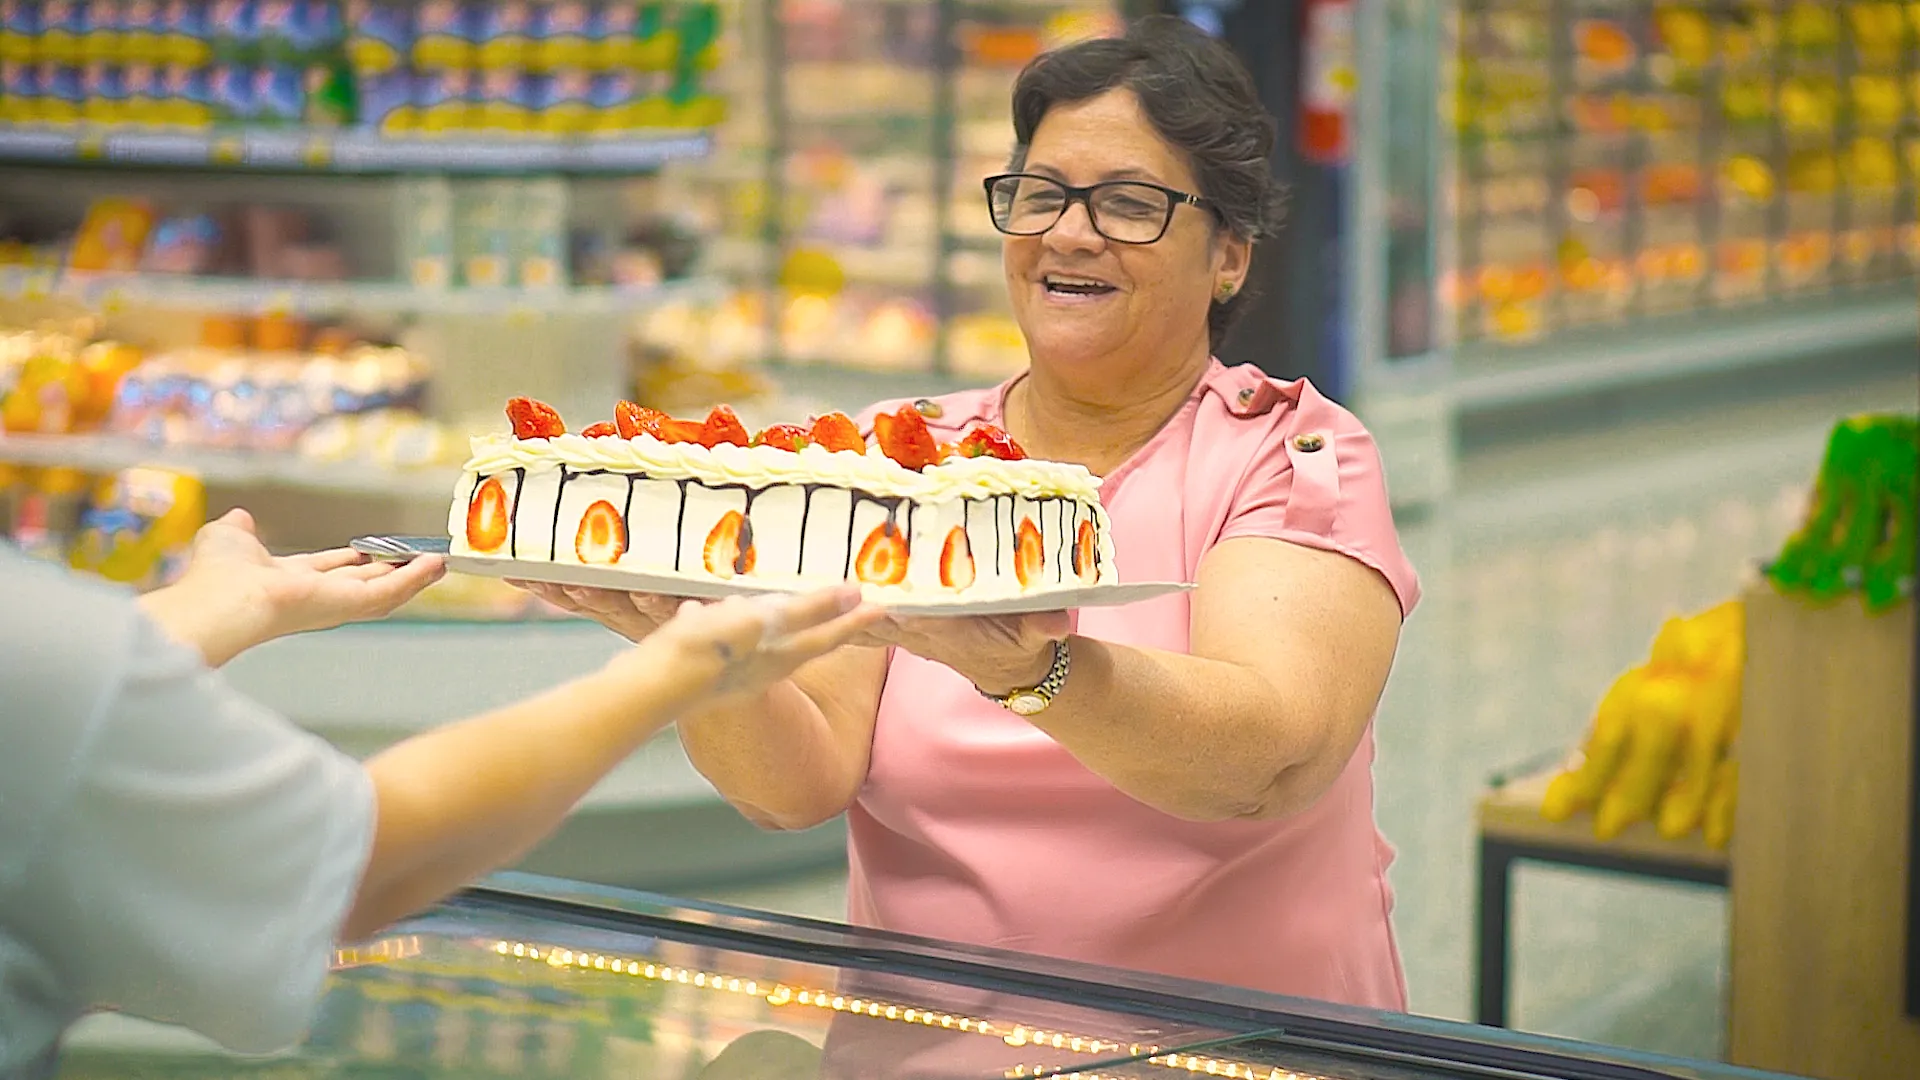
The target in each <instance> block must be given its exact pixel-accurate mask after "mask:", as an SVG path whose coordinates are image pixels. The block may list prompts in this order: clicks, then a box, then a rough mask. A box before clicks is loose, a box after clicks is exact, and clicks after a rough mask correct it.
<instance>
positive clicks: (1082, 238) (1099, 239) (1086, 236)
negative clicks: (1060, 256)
mask: <svg viewBox="0 0 1920 1080" xmlns="http://www.w3.org/2000/svg"><path fill="white" fill-rule="evenodd" d="M1104 243H1106V238H1105V237H1103V236H1101V235H1100V233H1099V231H1098V230H1096V229H1095V228H1094V227H1093V215H1092V214H1090V213H1088V211H1087V204H1086V203H1085V202H1081V201H1076V202H1072V203H1069V204H1067V212H1066V213H1064V214H1061V215H1060V220H1059V221H1056V222H1054V223H1053V228H1051V229H1048V230H1047V244H1048V246H1050V247H1052V248H1053V249H1054V250H1055V251H1086V250H1089V249H1095V248H1099V247H1100V246H1101V245H1102V244H1104Z"/></svg>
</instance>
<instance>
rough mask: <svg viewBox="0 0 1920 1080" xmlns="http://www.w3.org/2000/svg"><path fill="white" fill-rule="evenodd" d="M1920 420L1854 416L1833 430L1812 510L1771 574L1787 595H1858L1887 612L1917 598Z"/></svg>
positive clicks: (1821, 597)
mask: <svg viewBox="0 0 1920 1080" xmlns="http://www.w3.org/2000/svg"><path fill="white" fill-rule="evenodd" d="M1916 488H1920V416H1909V415H1895V414H1875V415H1865V416H1856V417H1851V418H1849V419H1847V420H1843V421H1841V423H1840V424H1839V425H1838V426H1836V427H1835V428H1834V429H1833V434H1832V435H1831V436H1830V437H1829V438H1828V440H1827V452H1826V458H1825V460H1824V461H1822V462H1821V465H1820V475H1819V478H1818V479H1817V480H1815V482H1814V490H1813V501H1812V505H1811V506H1810V507H1809V508H1808V510H1807V517H1806V520H1805V521H1804V522H1803V523H1802V524H1801V526H1800V528H1799V530H1798V531H1797V532H1795V533H1794V534H1793V535H1792V536H1791V537H1789V538H1788V539H1787V542H1786V544H1785V545H1784V546H1783V547H1782V548H1781V550H1780V554H1779V557H1778V558H1776V559H1774V561H1773V565H1772V566H1770V567H1768V568H1767V577H1768V578H1769V579H1770V580H1771V581H1772V582H1773V584H1774V587H1775V588H1777V589H1779V590H1780V591H1781V592H1786V593H1798V594H1801V595H1804V596H1807V597H1810V598H1812V599H1814V600H1820V601H1831V600H1837V599H1839V598H1840V597H1841V596H1844V595H1847V594H1850V593H1858V594H1859V595H1860V597H1861V599H1862V600H1863V601H1864V602H1865V604H1866V607H1867V610H1868V611H1872V612H1879V611H1885V610H1886V609H1888V608H1891V607H1893V606H1894V605H1896V604H1898V603H1899V602H1900V601H1901V600H1903V599H1905V598H1907V597H1910V596H1912V595H1913V576H1914V556H1915V547H1914V537H1915V533H1916V530H1917V529H1920V522H1917V521H1916V506H1917V505H1920V499H1916Z"/></svg>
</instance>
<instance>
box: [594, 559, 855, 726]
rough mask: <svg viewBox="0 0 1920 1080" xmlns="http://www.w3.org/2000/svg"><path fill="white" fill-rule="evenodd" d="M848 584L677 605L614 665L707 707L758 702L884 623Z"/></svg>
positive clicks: (687, 602)
mask: <svg viewBox="0 0 1920 1080" xmlns="http://www.w3.org/2000/svg"><path fill="white" fill-rule="evenodd" d="M884 615H885V613H884V612H883V611H882V609H880V608H879V607H877V606H875V605H872V604H866V603H862V602H861V599H860V590H859V588H857V587H854V586H840V587H837V588H832V589H822V590H819V591H816V592H811V593H806V594H803V595H799V596H782V595H767V596H752V597H746V596H735V597H729V598H728V599H725V600H721V601H718V602H716V603H701V602H699V601H695V600H687V601H682V602H680V604H679V609H678V611H677V612H676V613H675V614H674V615H673V617H671V618H669V619H666V620H665V621H663V622H662V623H660V624H659V626H658V627H657V628H656V629H655V630H654V631H653V632H652V633H650V634H648V635H647V636H646V638H645V639H644V640H643V641H642V642H641V645H640V648H638V649H634V650H632V651H631V652H629V653H626V654H624V655H623V656H622V657H621V658H619V659H617V660H616V661H615V663H617V664H621V663H624V664H630V665H634V666H636V667H638V668H640V669H643V670H646V671H649V672H651V673H653V674H658V673H660V672H663V671H664V672H666V673H667V674H668V675H669V676H670V677H671V678H672V679H673V680H674V681H675V683H677V684H679V685H680V686H681V687H682V688H683V693H686V694H690V695H693V696H704V697H706V698H707V699H708V700H709V703H710V704H717V703H719V702H720V701H722V700H727V699H748V698H754V697H758V696H759V695H761V694H763V693H765V692H766V691H767V689H768V688H769V687H771V686H773V685H774V684H775V683H777V682H779V681H781V680H782V679H785V678H786V677H787V676H789V675H791V674H793V672H794V671H795V670H796V669H797V668H799V667H800V666H801V665H802V664H805V663H807V662H808V661H810V660H813V659H815V658H816V657H820V656H824V655H825V654H827V653H829V652H832V651H833V650H835V649H837V648H839V647H840V646H842V645H845V644H848V643H849V642H851V641H853V640H854V639H855V638H857V637H859V636H861V635H862V634H863V633H865V632H866V631H867V630H868V629H869V628H870V627H872V626H873V625H874V624H875V623H876V622H878V621H879V620H881V619H882V618H884Z"/></svg>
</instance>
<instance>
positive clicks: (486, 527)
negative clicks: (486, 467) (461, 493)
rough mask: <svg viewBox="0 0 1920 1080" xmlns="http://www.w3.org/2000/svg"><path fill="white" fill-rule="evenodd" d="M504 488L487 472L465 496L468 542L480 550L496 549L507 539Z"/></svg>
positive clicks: (506, 511)
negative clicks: (475, 487)
mask: <svg viewBox="0 0 1920 1080" xmlns="http://www.w3.org/2000/svg"><path fill="white" fill-rule="evenodd" d="M510 516H511V515H510V513H509V511H508V507H507V488H506V485H504V484H502V483H501V482H500V478H499V477H497V476H489V477H487V478H486V479H485V480H482V481H481V482H480V487H479V489H478V490H476V491H475V492H474V493H473V498H471V499H469V500H467V546H468V547H469V548H472V549H473V550H475V551H478V552H480V553H481V554H486V553H488V552H494V551H499V550H500V548H501V547H502V546H503V545H505V544H506V542H507V524H508V521H509V519H510Z"/></svg>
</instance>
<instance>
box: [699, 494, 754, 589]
mask: <svg viewBox="0 0 1920 1080" xmlns="http://www.w3.org/2000/svg"><path fill="white" fill-rule="evenodd" d="M702 561H703V562H704V564H705V565H706V568H707V573H709V574H713V575H715V576H717V577H738V576H740V575H742V574H751V573H753V564H754V561H755V559H754V550H753V522H751V521H748V520H747V517H746V515H745V514H742V513H741V512H740V511H738V510H729V511H727V512H726V513H725V514H722V515H721V516H720V521H719V523H718V524H716V525H714V527H713V531H712V532H710V533H708V534H707V547H706V551H705V553H704V554H703V555H702Z"/></svg>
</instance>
